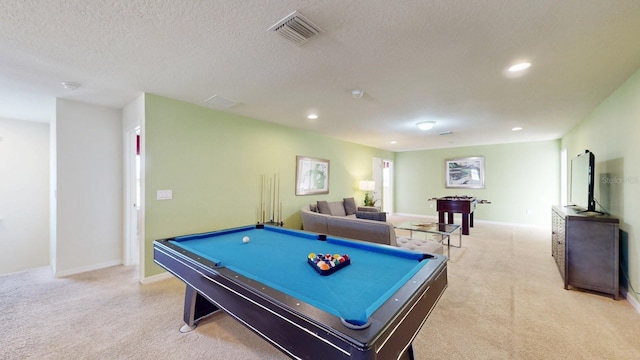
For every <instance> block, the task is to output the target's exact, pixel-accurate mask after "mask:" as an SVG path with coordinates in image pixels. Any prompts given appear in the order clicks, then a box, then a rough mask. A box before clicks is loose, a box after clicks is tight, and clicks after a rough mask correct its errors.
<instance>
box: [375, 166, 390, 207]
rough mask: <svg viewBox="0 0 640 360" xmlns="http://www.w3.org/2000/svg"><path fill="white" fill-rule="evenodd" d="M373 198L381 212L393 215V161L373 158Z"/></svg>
mask: <svg viewBox="0 0 640 360" xmlns="http://www.w3.org/2000/svg"><path fill="white" fill-rule="evenodd" d="M373 181H374V182H375V190H374V196H375V198H376V199H378V200H379V201H378V202H376V206H380V208H381V210H382V211H383V212H386V213H389V214H392V213H393V161H391V160H386V159H381V158H373Z"/></svg>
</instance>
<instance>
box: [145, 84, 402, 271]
mask: <svg viewBox="0 0 640 360" xmlns="http://www.w3.org/2000/svg"><path fill="white" fill-rule="evenodd" d="M143 136H144V138H145V161H146V164H145V168H146V169H145V177H146V179H145V197H146V200H145V249H144V250H145V258H146V264H145V277H149V276H152V275H156V274H158V273H160V272H162V270H161V269H160V268H159V267H158V266H157V265H155V264H154V263H153V262H152V259H153V245H152V242H153V240H155V239H159V238H165V237H171V236H175V235H183V234H189V233H197V232H204V231H211V230H216V229H223V228H229V227H234V226H241V225H248V224H252V223H255V222H256V221H257V217H258V206H259V204H260V183H261V178H262V175H263V174H265V175H267V176H270V177H272V176H273V174H275V173H277V174H279V176H280V190H281V200H282V203H283V215H284V222H285V226H286V227H289V228H297V229H299V228H301V220H300V211H299V210H300V208H302V207H303V206H304V205H307V204H310V203H314V202H316V201H317V200H320V199H322V200H342V198H344V197H351V196H354V197H356V200H357V201H362V198H363V196H364V194H363V193H362V192H361V191H359V190H358V189H357V188H358V182H359V181H360V180H364V179H370V178H371V177H372V174H371V166H372V158H373V157H382V158H385V159H393V156H394V154H393V153H392V152H388V151H382V150H378V149H373V148H370V147H366V146H361V145H356V144H353V143H348V142H345V141H339V140H335V139H331V138H328V137H324V136H319V135H317V134H313V133H310V132H305V131H301V130H295V129H292V128H288V127H283V126H279V125H275V124H270V123H267V122H263V121H258V120H254V119H250V118H246V117H243V116H238V115H232V114H227V113H223V112H219V111H215V110H212V109H207V108H204V107H200V106H196V105H193V104H189V103H185V102H180V101H177V100H172V99H168V98H164V97H160V96H156V95H151V94H147V95H146V97H145V126H144V131H143ZM296 155H303V156H312V157H318V158H322V159H327V160H329V161H330V164H331V165H330V183H329V184H330V193H329V194H323V195H311V196H296V195H295V191H294V182H295V168H296ZM157 190H173V200H163V201H159V200H156V191H157Z"/></svg>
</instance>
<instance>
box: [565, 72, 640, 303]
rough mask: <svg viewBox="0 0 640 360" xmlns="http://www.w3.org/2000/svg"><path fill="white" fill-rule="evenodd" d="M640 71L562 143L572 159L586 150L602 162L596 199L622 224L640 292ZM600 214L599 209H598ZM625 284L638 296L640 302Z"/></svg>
mask: <svg viewBox="0 0 640 360" xmlns="http://www.w3.org/2000/svg"><path fill="white" fill-rule="evenodd" d="M639 137H640V70H638V71H637V72H636V73H635V74H634V75H633V76H631V77H630V78H629V79H628V80H627V81H626V82H625V83H624V84H623V85H622V86H620V87H619V88H618V89H617V90H616V91H615V92H614V93H613V94H612V95H611V96H610V97H609V98H608V99H607V100H605V101H604V102H603V103H602V104H600V106H598V107H597V108H596V109H595V110H594V111H593V112H592V113H591V114H590V115H589V116H588V117H587V118H586V119H585V120H584V121H583V122H581V123H580V124H579V125H578V126H577V127H576V128H575V129H573V130H572V131H571V132H569V134H567V135H566V136H565V137H564V138H563V139H562V142H561V144H562V147H563V148H566V149H567V153H568V154H569V158H571V157H574V156H575V155H577V154H578V153H580V152H583V151H584V150H585V149H588V150H591V151H592V152H593V153H594V155H595V158H596V169H595V176H596V182H595V198H596V199H597V200H598V202H599V203H600V204H601V205H602V206H603V207H604V208H605V209H606V210H607V211H608V212H609V213H610V214H611V215H612V216H615V217H618V218H619V219H620V229H621V230H622V231H621V239H620V247H621V255H620V262H621V268H622V270H623V272H624V273H626V274H628V277H629V278H630V282H631V285H632V286H633V288H634V289H635V290H636V291H640V246H639V245H638V232H637V231H636V226H638V227H639V228H640V201H639V200H640V145H639ZM596 207H597V208H598V206H596ZM621 278H622V279H623V280H622V282H621V284H622V285H623V286H624V287H625V288H626V289H628V292H629V293H630V294H632V296H633V297H634V298H635V299H636V300H639V299H640V297H639V296H638V294H637V293H634V292H633V291H632V290H631V289H629V288H628V286H627V281H626V280H624V278H625V276H624V275H621Z"/></svg>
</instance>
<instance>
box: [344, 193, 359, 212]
mask: <svg viewBox="0 0 640 360" xmlns="http://www.w3.org/2000/svg"><path fill="white" fill-rule="evenodd" d="M342 201H343V202H344V212H345V213H347V215H353V214H355V213H356V210H358V207H357V206H356V200H355V199H354V198H352V197H350V198H344V199H342Z"/></svg>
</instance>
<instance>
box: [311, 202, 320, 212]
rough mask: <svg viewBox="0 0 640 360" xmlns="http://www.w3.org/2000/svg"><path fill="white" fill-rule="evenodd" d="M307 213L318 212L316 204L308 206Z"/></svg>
mask: <svg viewBox="0 0 640 360" xmlns="http://www.w3.org/2000/svg"><path fill="white" fill-rule="evenodd" d="M309 211H312V212H318V203H315V204H309Z"/></svg>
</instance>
